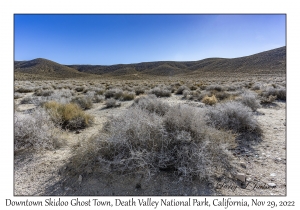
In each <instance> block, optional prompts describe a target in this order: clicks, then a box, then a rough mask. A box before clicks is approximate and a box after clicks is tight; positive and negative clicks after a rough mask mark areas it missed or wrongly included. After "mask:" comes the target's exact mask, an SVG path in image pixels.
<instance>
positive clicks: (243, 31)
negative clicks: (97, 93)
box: [14, 14, 286, 65]
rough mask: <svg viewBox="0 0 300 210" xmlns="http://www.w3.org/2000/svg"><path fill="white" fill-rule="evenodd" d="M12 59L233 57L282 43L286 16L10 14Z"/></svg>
mask: <svg viewBox="0 0 300 210" xmlns="http://www.w3.org/2000/svg"><path fill="white" fill-rule="evenodd" d="M14 43H15V46H14V47H15V51H14V52H15V60H16V61H20V60H31V59H35V58H46V59H49V60H52V61H55V62H58V63H61V64H99V65H112V64H120V63H123V64H128V63H139V62H148V61H195V60H201V59H205V58H210V57H222V58H235V57H241V56H247V55H251V54H255V53H258V52H262V51H266V50H270V49H274V48H277V47H282V46H285V45H286V16H285V15H278V14H277V15H191V14H187V15H57V14H56V15H20V14H15V15H14Z"/></svg>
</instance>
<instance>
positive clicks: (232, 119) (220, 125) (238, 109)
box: [206, 101, 262, 135]
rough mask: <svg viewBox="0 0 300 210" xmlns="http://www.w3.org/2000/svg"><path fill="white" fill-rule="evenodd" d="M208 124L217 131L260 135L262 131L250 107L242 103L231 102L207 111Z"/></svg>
mask: <svg viewBox="0 0 300 210" xmlns="http://www.w3.org/2000/svg"><path fill="white" fill-rule="evenodd" d="M206 120H207V123H208V124H209V125H211V126H213V127H215V128H217V129H226V130H232V131H235V132H239V133H244V132H249V133H255V134H258V135H261V134H262V130H261V128H260V126H259V124H258V122H257V120H256V119H255V118H254V115H253V113H252V112H251V109H250V108H249V107H246V106H244V105H243V104H242V103H241V102H237V101H229V102H226V103H220V104H217V105H216V106H214V107H210V108H208V109H207V111H206Z"/></svg>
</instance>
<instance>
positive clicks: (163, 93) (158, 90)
mask: <svg viewBox="0 0 300 210" xmlns="http://www.w3.org/2000/svg"><path fill="white" fill-rule="evenodd" d="M148 94H154V95H156V96H157V97H170V96H171V91H170V90H168V89H167V88H166V87H155V88H153V89H151V90H150V91H149V92H148Z"/></svg>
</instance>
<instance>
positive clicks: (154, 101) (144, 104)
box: [132, 95, 170, 115]
mask: <svg viewBox="0 0 300 210" xmlns="http://www.w3.org/2000/svg"><path fill="white" fill-rule="evenodd" d="M132 106H138V107H139V108H141V109H145V110H148V111H149V112H151V113H153V112H154V113H156V114H158V115H165V114H166V113H167V111H168V110H169V109H170V106H169V104H167V103H165V102H162V101H160V100H158V98H157V97H156V96H155V95H148V96H143V97H140V98H137V99H135V100H134V103H133V104H132Z"/></svg>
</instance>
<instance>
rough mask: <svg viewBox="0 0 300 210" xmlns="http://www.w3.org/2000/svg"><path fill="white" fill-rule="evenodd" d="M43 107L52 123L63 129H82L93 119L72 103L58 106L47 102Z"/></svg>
mask: <svg viewBox="0 0 300 210" xmlns="http://www.w3.org/2000/svg"><path fill="white" fill-rule="evenodd" d="M44 107H45V109H46V110H47V111H48V113H49V114H50V117H51V119H52V121H53V122H54V123H55V124H56V125H59V126H61V127H62V128H63V129H69V130H75V129H82V128H86V127H87V126H89V125H91V123H92V122H93V117H92V116H91V115H89V114H86V113H85V112H84V111H82V109H81V108H80V107H79V106H78V105H77V104H74V103H68V104H60V103H58V102H56V101H49V102H46V103H45V104H44Z"/></svg>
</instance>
